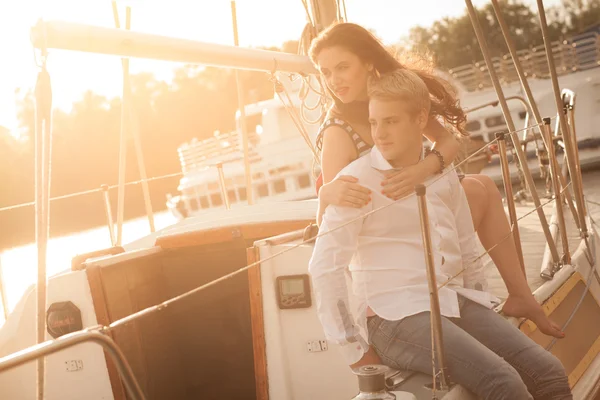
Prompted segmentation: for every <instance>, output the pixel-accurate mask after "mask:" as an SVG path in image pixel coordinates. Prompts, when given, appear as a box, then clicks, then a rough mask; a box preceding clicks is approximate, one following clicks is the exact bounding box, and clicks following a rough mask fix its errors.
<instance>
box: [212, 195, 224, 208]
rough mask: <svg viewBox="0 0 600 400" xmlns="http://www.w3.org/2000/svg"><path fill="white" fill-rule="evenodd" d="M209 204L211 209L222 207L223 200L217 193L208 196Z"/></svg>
mask: <svg viewBox="0 0 600 400" xmlns="http://www.w3.org/2000/svg"><path fill="white" fill-rule="evenodd" d="M210 202H211V204H212V206H213V207H219V206H222V205H223V198H222V197H221V195H220V194H219V193H213V194H211V195H210Z"/></svg>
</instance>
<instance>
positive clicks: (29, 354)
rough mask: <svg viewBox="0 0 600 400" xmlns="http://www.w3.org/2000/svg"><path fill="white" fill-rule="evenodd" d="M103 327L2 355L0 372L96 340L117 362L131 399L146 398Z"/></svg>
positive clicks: (122, 355)
mask: <svg viewBox="0 0 600 400" xmlns="http://www.w3.org/2000/svg"><path fill="white" fill-rule="evenodd" d="M101 329H104V327H101V326H98V327H94V328H89V329H87V330H83V331H78V332H73V333H69V334H67V335H64V336H61V337H59V338H58V339H54V340H48V341H45V342H43V343H40V344H37V345H34V346H30V347H27V348H25V349H23V350H21V351H18V352H16V353H12V354H10V355H8V356H6V357H2V358H0V373H2V372H5V371H8V370H9V369H12V368H16V367H18V366H20V365H24V364H26V363H28V362H31V361H34V360H36V359H41V358H43V357H45V356H49V355H51V354H54V353H56V352H59V351H61V350H64V349H67V348H69V347H73V346H76V345H78V344H81V343H85V342H94V343H96V344H99V345H100V346H102V347H103V348H104V350H105V351H106V353H107V354H108V355H109V356H110V357H111V358H112V360H113V361H114V362H115V365H116V366H117V370H118V371H119V375H120V376H121V377H122V378H123V383H124V385H125V388H126V389H127V391H128V392H129V395H130V396H131V399H132V400H144V399H145V398H146V397H145V396H144V393H143V392H142V389H141V388H140V386H139V384H138V382H137V380H136V379H135V375H134V374H133V371H132V370H131V367H130V366H129V363H128V362H127V359H126V358H125V355H124V354H123V352H122V351H121V349H119V347H118V346H117V345H116V343H115V342H114V341H113V340H112V339H111V338H110V337H108V336H106V335H104V334H102V333H100V330H101Z"/></svg>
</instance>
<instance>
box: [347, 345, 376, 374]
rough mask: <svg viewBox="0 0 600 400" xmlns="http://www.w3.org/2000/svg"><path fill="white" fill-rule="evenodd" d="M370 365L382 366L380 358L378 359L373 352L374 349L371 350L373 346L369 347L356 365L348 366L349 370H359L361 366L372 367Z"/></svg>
mask: <svg viewBox="0 0 600 400" xmlns="http://www.w3.org/2000/svg"><path fill="white" fill-rule="evenodd" d="M372 364H379V365H382V364H383V363H382V362H381V358H379V356H378V355H377V353H376V352H375V349H374V348H373V346H369V350H368V351H367V352H366V353H365V354H364V355H363V357H362V358H361V359H360V360H359V361H358V362H357V363H355V364H352V365H351V366H350V368H352V369H355V368H360V367H362V366H363V365H372Z"/></svg>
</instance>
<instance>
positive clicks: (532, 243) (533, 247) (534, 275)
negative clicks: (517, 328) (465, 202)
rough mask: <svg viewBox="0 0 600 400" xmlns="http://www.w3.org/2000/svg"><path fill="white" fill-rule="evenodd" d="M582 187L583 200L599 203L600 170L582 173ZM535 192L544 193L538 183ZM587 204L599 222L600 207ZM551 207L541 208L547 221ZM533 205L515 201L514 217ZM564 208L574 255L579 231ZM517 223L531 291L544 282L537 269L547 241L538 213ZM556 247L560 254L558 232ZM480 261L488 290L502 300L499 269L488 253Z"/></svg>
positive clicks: (549, 205)
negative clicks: (482, 263) (484, 267)
mask: <svg viewBox="0 0 600 400" xmlns="http://www.w3.org/2000/svg"><path fill="white" fill-rule="evenodd" d="M583 186H584V194H585V196H586V199H587V200H590V201H593V202H596V203H600V170H594V171H589V172H584V173H583ZM538 193H540V195H543V193H544V190H543V188H542V187H540V186H538ZM540 201H541V203H542V204H544V203H546V202H547V201H548V199H547V198H543V197H542V198H541V199H540ZM588 206H589V207H588V211H589V213H590V216H591V217H592V218H593V219H594V220H596V221H600V206H598V205H595V204H593V203H590V204H589V205H588ZM552 207H553V202H550V203H549V204H547V205H546V206H544V207H543V209H544V213H545V215H546V218H547V221H550V218H551V215H552ZM534 208H535V206H534V204H533V203H530V202H528V203H522V204H517V207H516V210H517V216H518V217H519V218H521V217H522V216H523V215H525V214H527V213H528V212H531V211H533V210H534ZM564 210H565V219H566V223H567V232H568V238H569V251H570V253H571V254H573V252H574V251H575V250H576V249H577V247H578V246H579V243H580V238H579V232H578V231H577V227H576V225H575V222H574V221H573V215H572V213H571V211H570V210H569V208H568V207H566V206H565V208H564ZM507 214H508V211H507ZM518 224H519V233H520V236H521V243H522V248H523V258H524V260H525V269H526V273H527V281H528V283H529V287H530V288H531V290H532V291H534V290H536V289H537V288H538V287H540V286H541V285H542V284H543V283H544V280H543V279H542V278H541V277H540V268H541V265H542V257H543V254H544V250H545V247H546V241H545V237H544V233H543V230H542V227H541V224H540V220H539V217H538V214H537V212H535V211H534V212H533V213H531V214H529V215H528V216H526V217H525V218H523V219H522V220H520V221H519V222H518ZM588 229H589V227H588ZM557 247H558V253H559V255H561V256H562V254H563V247H562V243H561V242H560V234H559V235H558V241H557ZM480 251H481V253H483V252H484V249H483V247H480ZM483 262H484V264H485V266H486V274H487V278H488V284H489V290H490V291H491V292H492V293H493V294H494V295H496V296H498V297H500V298H501V299H505V298H506V296H507V291H506V286H505V285H504V282H503V281H502V278H501V277H500V274H499V273H498V269H497V268H495V267H494V264H493V262H492V260H491V259H490V257H489V256H487V255H486V256H485V257H484V259H483Z"/></svg>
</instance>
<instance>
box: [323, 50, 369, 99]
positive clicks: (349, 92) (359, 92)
mask: <svg viewBox="0 0 600 400" xmlns="http://www.w3.org/2000/svg"><path fill="white" fill-rule="evenodd" d="M317 67H318V69H319V71H320V72H321V74H322V75H323V77H324V78H325V81H326V83H327V87H329V89H330V90H331V91H332V92H333V93H334V94H335V95H336V96H337V98H338V99H340V100H341V101H342V102H344V103H350V102H353V101H355V100H367V99H368V98H367V79H368V78H369V75H370V71H371V70H372V66H370V65H369V64H366V63H364V62H363V61H362V60H361V59H360V58H358V56H357V55H356V54H354V53H352V52H351V51H348V50H346V49H345V48H343V47H340V46H334V47H326V48H324V49H323V50H321V52H320V53H319V55H318V56H317Z"/></svg>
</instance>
